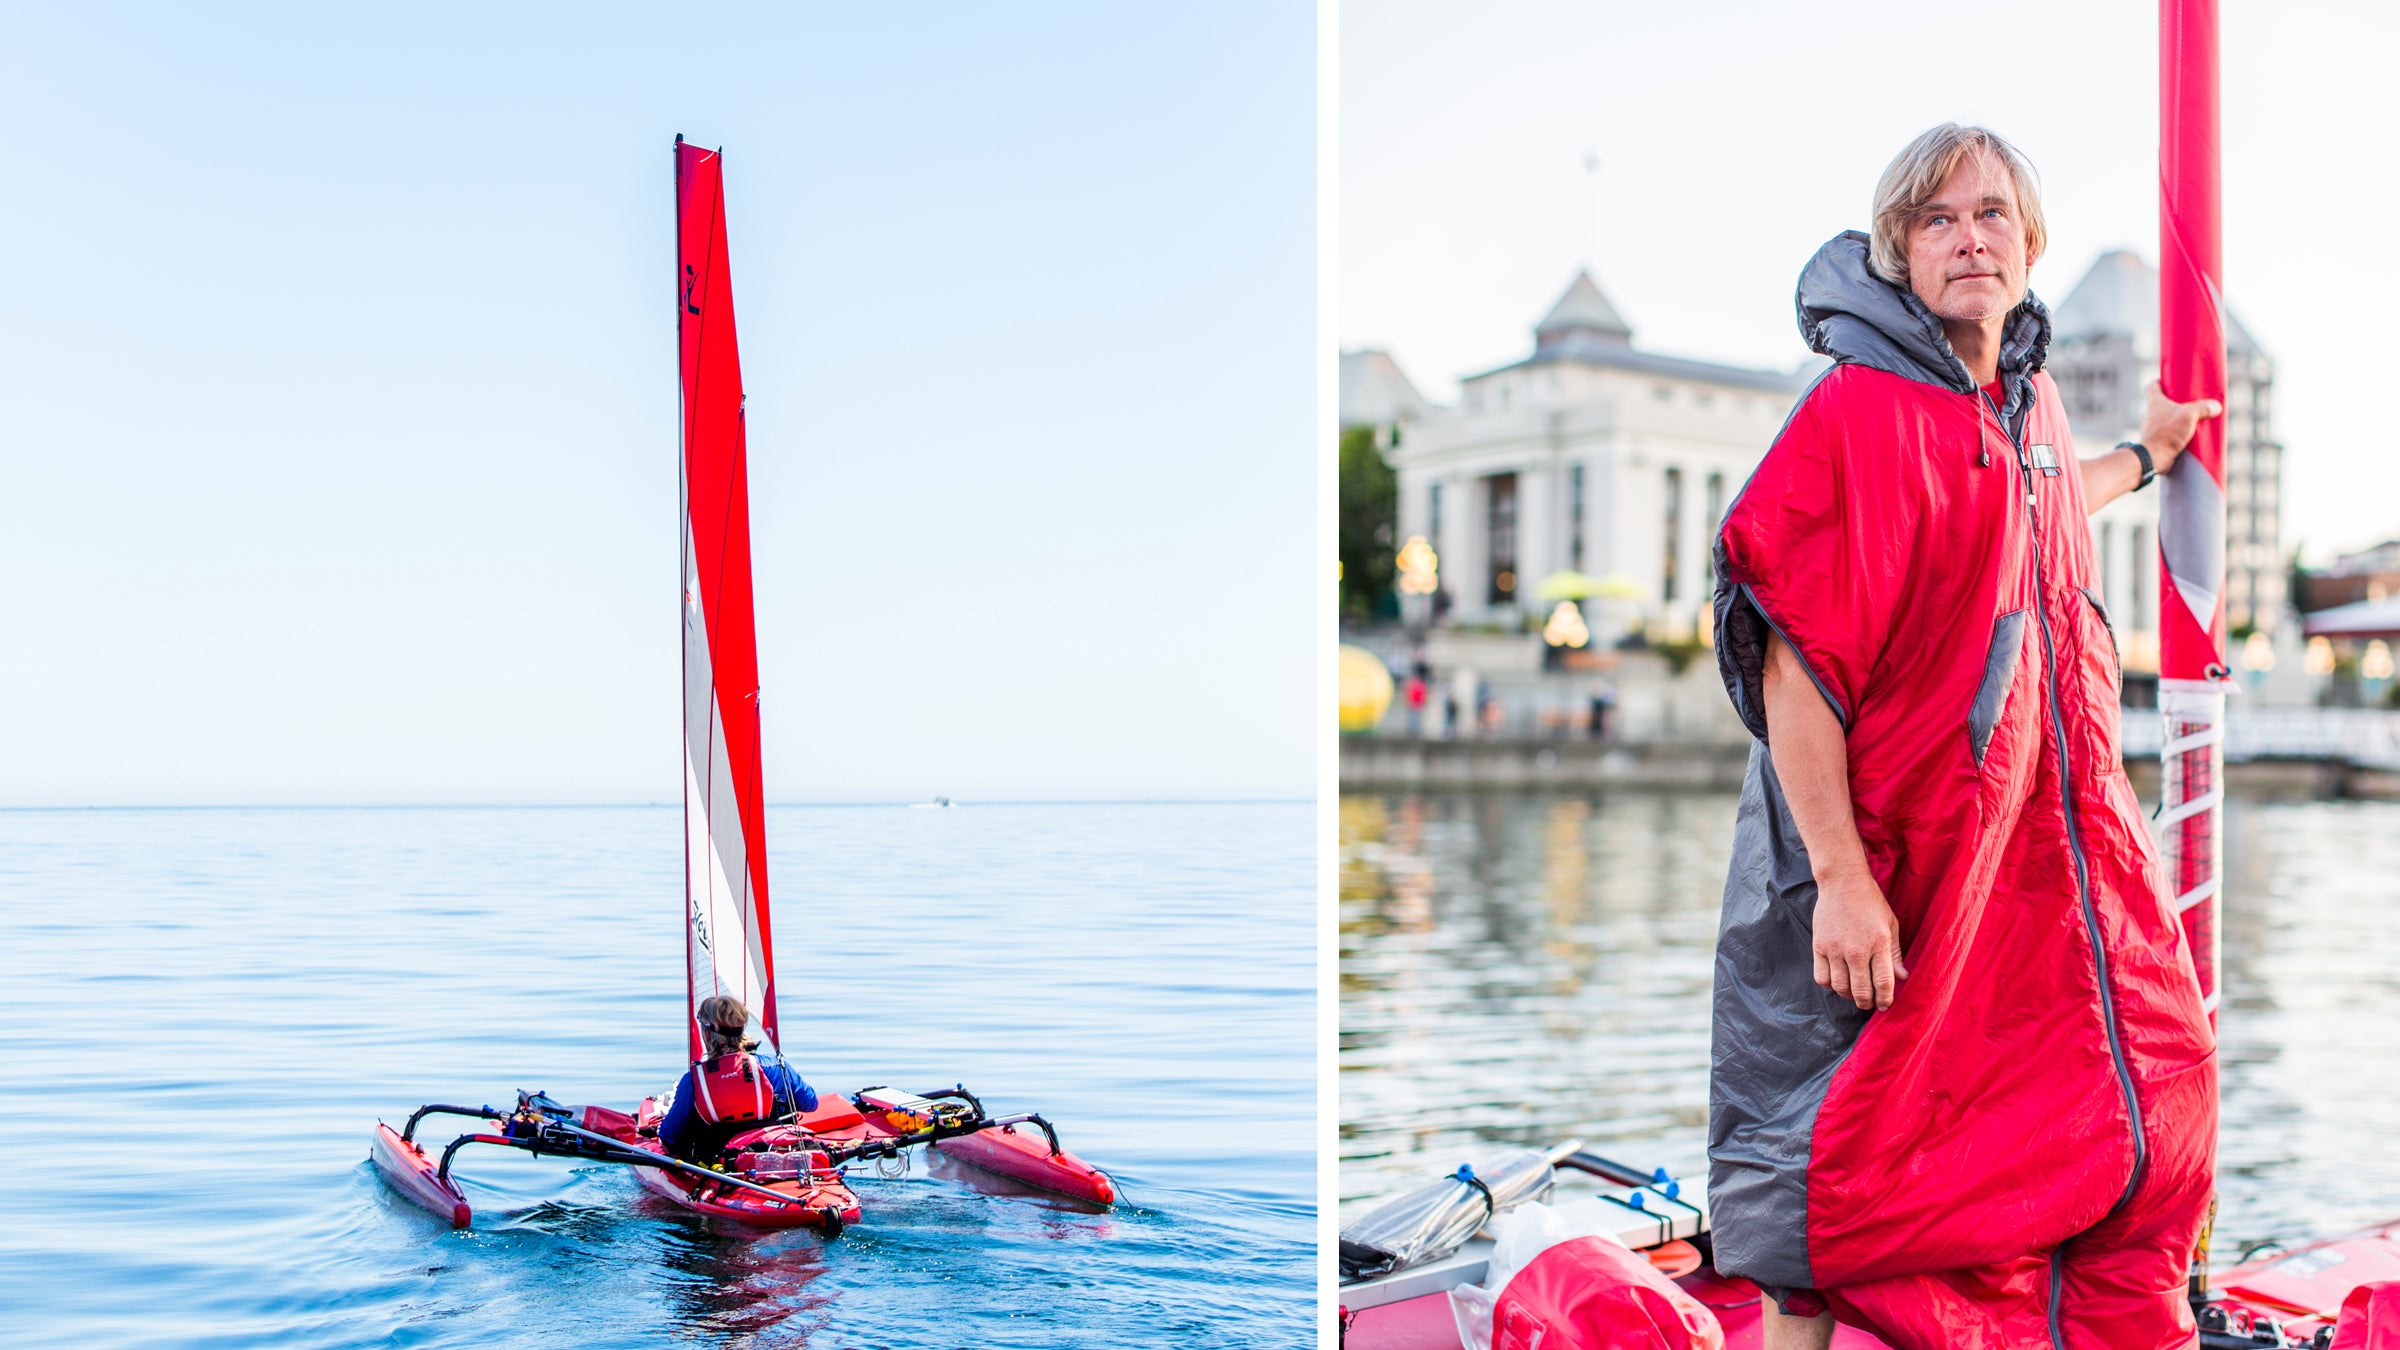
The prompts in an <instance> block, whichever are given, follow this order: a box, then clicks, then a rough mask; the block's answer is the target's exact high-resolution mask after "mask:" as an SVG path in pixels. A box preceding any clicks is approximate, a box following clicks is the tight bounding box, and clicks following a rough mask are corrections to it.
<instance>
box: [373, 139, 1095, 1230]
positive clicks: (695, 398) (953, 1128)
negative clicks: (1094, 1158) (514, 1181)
mask: <svg viewBox="0 0 2400 1350" xmlns="http://www.w3.org/2000/svg"><path fill="white" fill-rule="evenodd" d="M724 204H725V191H724V157H723V154H722V152H720V151H715V150H703V149H700V148H699V147H697V146H692V145H686V144H685V143H684V140H683V138H682V137H681V136H677V137H676V138H675V224H676V230H675V235H676V283H675V295H676V312H675V322H676V331H677V335H678V347H679V364H680V366H681V370H682V377H683V436H682V440H683V457H682V496H683V578H682V579H683V595H682V608H683V714H684V783H683V794H684V795H683V811H684V951H685V957H686V962H685V971H686V978H685V992H686V999H685V1004H684V1030H685V1032H686V1036H687V1042H688V1045H689V1058H690V1060H691V1061H692V1062H694V1063H698V1062H699V1061H700V1060H701V1058H702V1056H703V1053H704V1043H703V1038H702V1033H701V1026H700V1019H699V1008H700V1005H701V1003H702V1001H704V1000H706V999H708V998H710V997H712V996H716V995H730V996H731V997H734V998H738V999H740V1000H741V1001H742V1002H743V1003H744V1004H745V1005H746V1006H747V1007H749V1008H750V1009H752V1010H753V1012H754V1013H755V1015H756V1017H757V1021H758V1028H759V1031H760V1033H761V1035H762V1037H763V1040H762V1046H761V1049H762V1051H763V1053H764V1055H765V1056H766V1057H767V1058H772V1059H776V1060H780V1059H781V1057H782V1045H781V1038H780V1028H779V1027H778V1024H777V1021H776V1012H775V943H774V930H773V926H772V924H771V923H770V921H769V917H768V906H767V853H766V802H765V797H764V794H763V790H762V788H761V778H760V772H759V715H758V691H759V681H758V633H757V624H756V621H755V618H754V616H753V609H752V596H751V573H750V503H749V490H748V468H747V446H746V443H745V438H744V431H743V415H742V397H743V396H742V370H741V357H740V353H739V351H738V349H737V346H736V343H735V340H734V323H733V281H732V277H731V274H730V271H729V269H728V267H727V263H726V250H725V212H724ZM668 1105H669V1103H667V1102H665V1101H661V1100H659V1099H658V1098H655V1097H653V1098H645V1099H643V1101H642V1102H641V1103H640V1104H639V1105H638V1106H637V1107H636V1108H635V1109H634V1110H633V1112H631V1113H630V1114H628V1113H626V1112H623V1111H616V1110H612V1109H610V1108H608V1107H604V1106H583V1107H568V1106H561V1105H559V1104H558V1103H557V1102H554V1101H552V1100H551V1099H550V1098H549V1097H548V1096H546V1095H544V1094H542V1093H538V1092H519V1093H518V1094H517V1104H516V1106H515V1107H514V1108H513V1109H510V1110H496V1109H494V1108H492V1107H489V1106H445V1105H440V1104H434V1105H429V1106H424V1107H420V1108H418V1110H417V1111H416V1112H415V1114H413V1115H411V1116H410V1117H409V1118H408V1123H407V1125H406V1126H405V1127H403V1128H401V1129H399V1130H394V1129H393V1128H392V1127H391V1126H389V1125H386V1124H381V1123H378V1125H377V1126H376V1132H375V1146H374V1155H373V1156H374V1160H375V1165H376V1168H377V1170H379V1171H380V1172H381V1173H382V1174H383V1176H384V1177H385V1179H386V1180H388V1181H389V1182H390V1183H391V1185H392V1186H393V1188H394V1189H396V1190H398V1191H399V1192H400V1193H401V1194H402V1195H405V1196H407V1197H408V1198H409V1199H411V1200H413V1201H416V1202H417V1203H418V1204H421V1205H423V1206H425V1207H426V1208H427V1209H430V1210H432V1211H433V1212H434V1213H436V1214H439V1215H442V1216H444V1217H446V1218H448V1219H449V1220H450V1221H451V1223H452V1224H454V1225H456V1226H457V1227H461V1228H463V1227H466V1226H467V1224H468V1222H469V1221H470V1219H471V1218H472V1211H471V1207H470V1206H469V1205H468V1203H467V1198H466V1195H465V1193H464V1192H463V1191H462V1190H461V1189H460V1187H459V1184H458V1181H457V1179H456V1178H454V1177H453V1176H452V1175H451V1170H450V1165H451V1162H452V1159H453V1158H454V1157H455V1156H456V1155H457V1153H458V1151H459V1149H461V1148H462V1147H464V1146H466V1145H468V1144H493V1145H499V1146H502V1147H507V1148H515V1149H521V1150H524V1151H525V1152H528V1153H533V1154H537V1155H539V1154H556V1155H559V1156H562V1157H572V1158H577V1159H582V1160H585V1161H594V1162H613V1163H622V1164H625V1165H627V1166H631V1167H633V1168H634V1169H636V1170H635V1175H636V1176H637V1177H639V1178H640V1179H641V1181H642V1183H643V1185H644V1186H646V1187H647V1188H649V1189H650V1190H651V1191H654V1192H656V1193H657V1194H659V1195H661V1196H663V1197H665V1198H666V1199H668V1200H671V1201H674V1202H675V1203H676V1204H679V1205H682V1206H684V1207H686V1208H688V1209H693V1210H698V1211H700V1212H702V1213H704V1214H709V1215H714V1216H717V1217H721V1218H728V1219H735V1220H740V1221H742V1222H745V1223H749V1224H754V1225H758V1226H762V1227H777V1228H786V1227H804V1226H805V1227H815V1228H821V1229H824V1230H826V1231H828V1232H839V1231H840V1230H841V1229H842V1227H843V1226H844V1225H846V1224H852V1223H856V1222H858V1219H859V1205H858V1197H857V1195H856V1194H855V1193H853V1192H852V1191H851V1189H850V1187H849V1184H848V1181H847V1179H846V1178H845V1176H844V1173H843V1167H844V1164H846V1163H849V1162H852V1161H857V1160H861V1159H869V1158H877V1159H881V1158H891V1157H896V1156H898V1155H900V1154H901V1153H902V1152H903V1151H904V1150H906V1149H909V1148H913V1147H918V1146H924V1147H928V1148H938V1149H939V1150H940V1151H941V1152H942V1153H943V1154H945V1155H947V1156H950V1157H953V1158H956V1159H958V1160H960V1161H962V1162H966V1163H970V1164H972V1165H974V1166H976V1167H979V1168H982V1169H983V1170H985V1171H988V1172H993V1173H997V1174H999V1175H1001V1176H1004V1177H1008V1178H1010V1179H1012V1180H1015V1181H1018V1182H1022V1183H1024V1184H1026V1185H1030V1186H1033V1187H1035V1188H1037V1189H1040V1190H1044V1191H1049V1192H1051V1193H1054V1194H1058V1195H1063V1196H1067V1197H1070V1198H1073V1199H1078V1200H1083V1201H1087V1202H1090V1203H1094V1204H1102V1205H1106V1204H1111V1203H1113V1202H1114V1201H1115V1199H1116V1188H1115V1186H1114V1185H1113V1184H1112V1183H1111V1182H1110V1180H1109V1178H1108V1176H1107V1175H1106V1174H1105V1173H1103V1172H1101V1171H1099V1170H1098V1169H1096V1168H1094V1167H1092V1166H1090V1165H1089V1164H1087V1163H1085V1162H1084V1161H1083V1160H1082V1159H1080V1158H1077V1157H1076V1156H1075V1155H1074V1154H1071V1153H1068V1152H1066V1151H1065V1150H1063V1149H1061V1148H1060V1147H1059V1145H1058V1135H1057V1132H1056V1131H1055V1130H1053V1129H1052V1128H1051V1126H1050V1124H1049V1122H1047V1121H1045V1120H1043V1119H1042V1118H1041V1117H1040V1116H1038V1115H1033V1114H1023V1115H1014V1116H997V1117H995V1116H993V1115H991V1114H990V1113H988V1112H987V1111H986V1110H985V1109H984V1107H983V1104H982V1103H981V1102H980V1101H978V1100H977V1099H976V1097H975V1096H974V1094H972V1093H970V1092H968V1091H967V1090H966V1089H965V1088H964V1087H951V1088H947V1089H944V1090H941V1091H937V1092H928V1093H923V1094H918V1093H910V1092H902V1091H898V1090H896V1089H893V1088H885V1087H877V1088H868V1089H866V1090H864V1091H862V1092H858V1093H855V1094H853V1095H852V1096H850V1097H848V1098H844V1097H841V1096H838V1095H834V1094H827V1095H826V1096H825V1097H824V1098H822V1099H821V1100H820V1102H819V1104H818V1106H817V1108H816V1109H815V1110H813V1111H810V1112H807V1113H806V1114H803V1115H798V1116H794V1117H789V1118H786V1119H784V1120H780V1121H773V1122H768V1123H766V1124H765V1125H763V1126H762V1127H761V1128H758V1129H754V1130H750V1131H748V1132H747V1133H744V1134H740V1135H737V1136H735V1137H734V1138H733V1140H732V1141H731V1142H730V1144H729V1145H728V1146H727V1149H726V1156H725V1157H724V1158H723V1159H722V1160H721V1161H719V1162H717V1163H715V1164H713V1165H706V1164H702V1163H695V1162H686V1161H684V1160H682V1159H678V1158H675V1157H672V1156H669V1155H668V1154H667V1152H666V1150H665V1147H664V1145H662V1144H661V1143H660V1142H659V1139H658V1122H659V1119H660V1117H661V1116H662V1115H663V1114H664V1113H665V1111H666V1109H667V1106H668ZM428 1115H456V1116H467V1117H473V1118H479V1119H482V1120H486V1121H490V1122H494V1123H495V1124H496V1126H497V1128H496V1130H493V1131H487V1132H478V1133H470V1134H465V1135H461V1136H459V1137H458V1138H457V1139H456V1140H454V1141H453V1142H452V1143H451V1144H450V1145H449V1146H448V1147H447V1148H444V1149H443V1150H441V1152H440V1154H439V1156H438V1157H437V1156H435V1155H433V1154H430V1153H428V1152H427V1151H426V1149H425V1147H424V1146H423V1145H422V1144H420V1143H419V1142H418V1141H417V1139H416V1129H417V1125H418V1124H419V1122H421V1121H423V1120H424V1118H425V1117H426V1116H428ZM1020 1125H1030V1126H1033V1127H1035V1128H1036V1129H1037V1130H1038V1131H1039V1133H1038V1135H1037V1134H1035V1133H1033V1132H1025V1133H1020V1132H1019V1131H1018V1129H1017V1127H1018V1126H1020Z"/></svg>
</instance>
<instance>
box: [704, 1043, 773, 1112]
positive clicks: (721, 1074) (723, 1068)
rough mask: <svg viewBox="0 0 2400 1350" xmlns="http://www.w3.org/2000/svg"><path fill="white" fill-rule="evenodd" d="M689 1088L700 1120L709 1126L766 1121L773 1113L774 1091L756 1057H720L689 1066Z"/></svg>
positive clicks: (742, 1055)
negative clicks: (690, 1073) (691, 1090)
mask: <svg viewBox="0 0 2400 1350" xmlns="http://www.w3.org/2000/svg"><path fill="white" fill-rule="evenodd" d="M692 1088H693V1096H694V1098H695V1099H696V1100H694V1102H693V1103H692V1104H693V1106H695V1107H696V1108H698V1110H699V1112H700V1118H701V1119H702V1120H705V1121H707V1122H708V1123H709V1124H711V1125H738V1124H741V1123H742V1122H744V1121H750V1120H765V1119H766V1118H767V1117H768V1116H770V1115H772V1114H774V1111H775V1088H774V1085H773V1084H771V1083H769V1082H768V1081H767V1071H766V1070H765V1069H764V1068H762V1067H760V1065H759V1062H758V1056H756V1055H753V1054H748V1053H742V1054H732V1055H719V1056H717V1057H716V1058H715V1059H704V1060H702V1061H700V1062H699V1063H697V1064H695V1065H693V1066H692Z"/></svg>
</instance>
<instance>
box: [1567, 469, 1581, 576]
mask: <svg viewBox="0 0 2400 1350" xmlns="http://www.w3.org/2000/svg"><path fill="white" fill-rule="evenodd" d="M1567 566H1568V567H1570V568H1572V569H1574V570H1575V571H1578V572H1580V571H1582V570H1583V466H1582V465H1581V464H1576V465H1573V466H1572V467H1570V468H1569V469H1568V470H1567Z"/></svg>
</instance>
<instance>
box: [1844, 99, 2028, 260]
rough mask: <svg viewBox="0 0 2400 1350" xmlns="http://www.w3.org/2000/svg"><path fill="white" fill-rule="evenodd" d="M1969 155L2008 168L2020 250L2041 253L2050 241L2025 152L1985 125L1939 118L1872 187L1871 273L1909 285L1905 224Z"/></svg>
mask: <svg viewBox="0 0 2400 1350" xmlns="http://www.w3.org/2000/svg"><path fill="white" fill-rule="evenodd" d="M1970 153H1977V154H1985V155H1989V156H1991V157H1992V158H1993V159H1994V160H1996V161H1998V162H1999V163H2000V164H2001V165H2002V166H2003V167H2005V168H2006V169H2007V170H2008V177H2009V181H2010V182H2012V183H2013V184H2015V185H2016V191H2017V219H2018V220H2019V221H2020V222H2021V223H2022V224H2023V225H2024V227H2025V249H2026V252H2027V253H2029V254H2031V255H2032V256H2033V257H2036V258H2038V257H2040V256H2041V255H2042V250H2043V249H2044V248H2045V247H2046V246H2047V245H2048V244H2049V232H2048V231H2047V230H2046V229H2044V228H2043V226H2042V189H2041V183H2040V180H2038V179H2037V178H2035V177H2034V172H2033V165H2032V163H2031V162H2030V161H2028V160H2027V159H2026V158H2025V155H2024V152H2022V151H2020V150H2018V149H2017V147H2015V146H2013V145H2010V144H2009V143H2008V142H2007V141H2005V140H2002V139H2001V138H2000V133H1998V132H1996V131H1993V130H1991V129H1990V128H1988V127H1962V126H1960V125H1959V124H1958V123H1956V122H1944V123H1942V124H1941V125H1940V126H1938V127H1935V128H1934V129H1932V130H1931V131H1928V132H1926V133H1925V134H1924V135H1922V136H1919V137H1917V138H1916V139H1915V140H1913V141H1910V142H1909V143H1908V146H1907V148H1905V149H1903V150H1902V151H1901V152H1900V153H1899V154H1898V155H1895V156H1893V158H1892V162H1891V165H1890V166H1889V167H1887V168H1886V169H1884V171H1883V179H1882V181H1880V182H1878V183H1877V184H1876V185H1875V228H1874V229H1873V230H1872V231H1871V232H1870V242H1869V244H1868V245H1867V262H1868V264H1869V265H1870V266H1872V267H1873V268H1874V269H1875V274H1876V275H1877V276H1879V277H1882V278H1883V279H1884V280H1885V281H1888V282H1891V283H1892V284H1893V285H1895V286H1906V285H1907V284H1908V227H1909V226H1911V225H1914V224H1916V223H1917V218H1918V216H1920V215H1922V214H1923V213H1924V210H1925V207H1926V206H1927V205H1928V204H1929V203H1931V202H1932V201H1933V195H1934V194H1935V193H1937V192H1939V191H1941V190H1942V184H1943V183H1944V182H1946V181H1948V179H1949V177H1950V174H1951V171H1952V170H1954V169H1956V168H1957V167H1958V162H1959V160H1961V159H1963V158H1965V157H1966V156H1967V155H1968V154H1970Z"/></svg>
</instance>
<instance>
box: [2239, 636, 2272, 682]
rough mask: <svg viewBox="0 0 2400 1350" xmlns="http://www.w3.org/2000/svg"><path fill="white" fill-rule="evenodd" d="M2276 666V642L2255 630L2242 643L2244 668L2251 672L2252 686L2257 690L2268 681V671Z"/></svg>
mask: <svg viewBox="0 0 2400 1350" xmlns="http://www.w3.org/2000/svg"><path fill="white" fill-rule="evenodd" d="M2274 668H2275V644H2274V642H2273V641H2272V640H2270V639H2269V638H2268V637H2267V635H2266V634H2265V633H2263V632H2258V631H2256V630H2253V631H2252V632H2251V634H2250V637H2249V639H2248V640H2247V641H2245V642H2243V643H2242V669H2244V670H2246V671H2248V672H2250V687H2251V688H2252V689H2254V690H2255V689H2257V688H2258V687H2259V686H2260V685H2261V684H2264V683H2266V679H2267V672H2268V671H2270V670H2273V669H2274Z"/></svg>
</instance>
